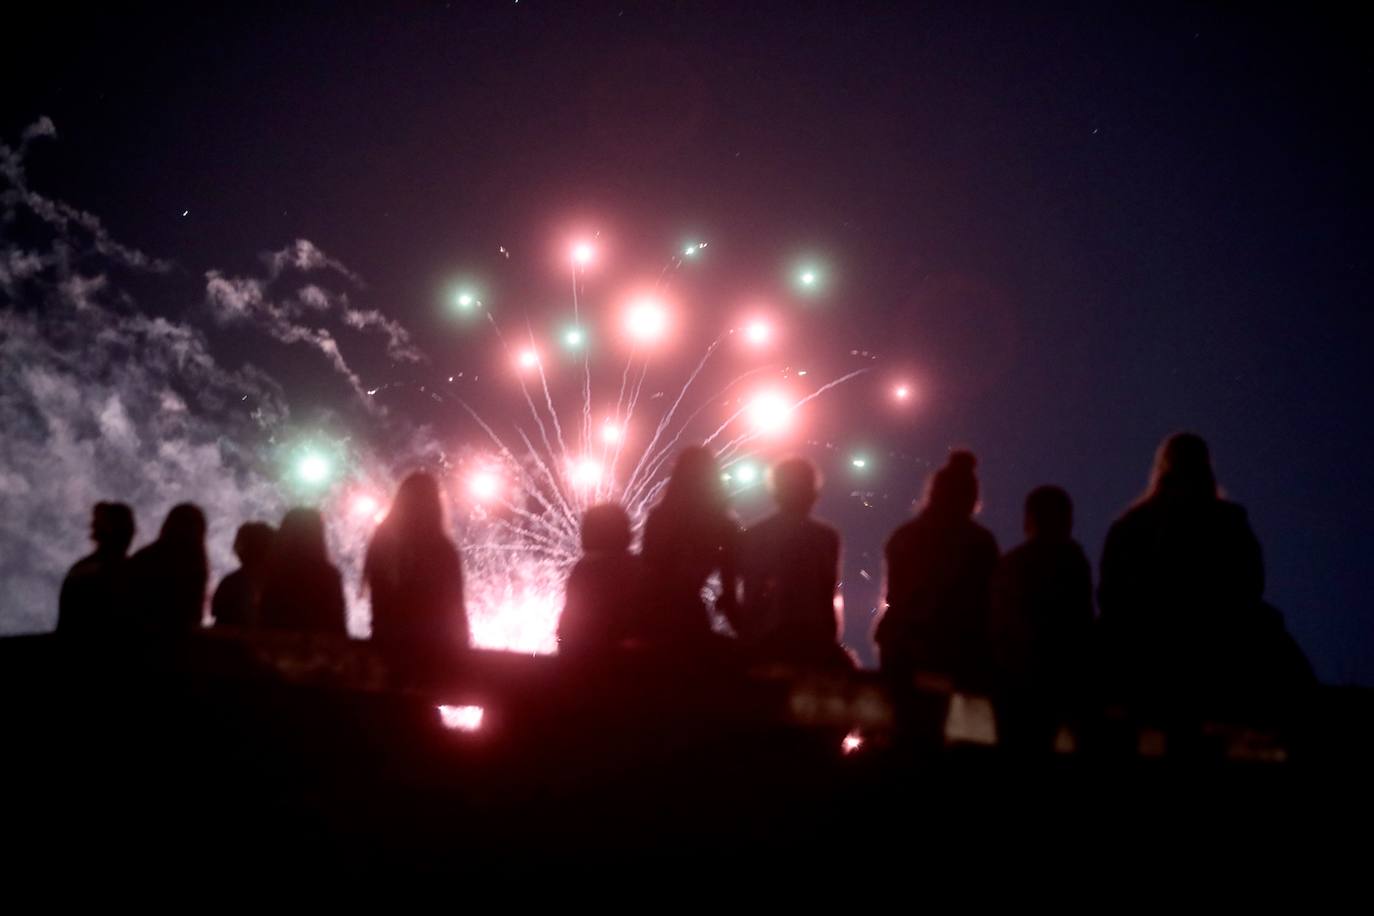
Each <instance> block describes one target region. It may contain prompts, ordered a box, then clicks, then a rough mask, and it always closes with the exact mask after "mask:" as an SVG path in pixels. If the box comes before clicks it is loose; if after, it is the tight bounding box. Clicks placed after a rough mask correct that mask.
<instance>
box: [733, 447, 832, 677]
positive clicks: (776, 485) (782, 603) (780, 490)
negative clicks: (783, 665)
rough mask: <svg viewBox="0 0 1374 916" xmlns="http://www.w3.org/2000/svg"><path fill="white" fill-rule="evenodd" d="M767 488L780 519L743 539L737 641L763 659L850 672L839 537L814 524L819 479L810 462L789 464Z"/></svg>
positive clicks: (766, 522)
mask: <svg viewBox="0 0 1374 916" xmlns="http://www.w3.org/2000/svg"><path fill="white" fill-rule="evenodd" d="M769 483H770V485H771V489H772V492H773V500H774V502H776V503H777V506H778V511H777V512H775V513H774V514H773V515H770V516H769V517H768V518H766V519H764V520H763V521H761V522H759V523H758V524H757V525H754V526H752V527H751V528H749V529H748V530H747V531H745V532H744V534H743V536H742V537H741V539H740V578H741V579H742V580H743V584H744V602H743V606H742V607H741V609H740V613H739V618H740V627H741V629H742V632H741V633H740V636H741V638H743V639H744V640H745V641H746V642H747V643H749V644H750V646H751V648H752V650H753V652H754V653H755V654H756V655H757V656H759V657H761V658H764V659H769V660H776V661H785V662H791V663H794V664H801V665H812V666H831V665H846V664H848V662H849V658H848V656H847V655H846V654H845V653H844V650H843V649H841V648H840V646H839V634H840V621H839V619H838V615H837V614H836V609H835V593H836V588H837V585H838V582H839V568H840V535H839V532H837V531H836V530H835V529H834V528H832V527H830V526H829V525H826V524H823V523H821V522H818V521H816V520H815V519H814V518H812V517H811V509H812V507H814V506H815V504H816V499H817V498H818V497H819V495H820V480H819V475H818V474H817V473H816V468H815V466H814V465H812V464H811V462H809V461H807V460H805V459H803V458H792V459H788V460H786V461H781V462H779V463H778V464H777V465H775V466H774V467H773V470H772V473H771V474H770V475H769Z"/></svg>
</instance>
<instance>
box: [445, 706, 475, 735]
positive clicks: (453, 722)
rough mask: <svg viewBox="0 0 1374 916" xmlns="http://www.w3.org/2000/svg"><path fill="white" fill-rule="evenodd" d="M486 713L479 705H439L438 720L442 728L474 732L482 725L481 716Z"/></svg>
mask: <svg viewBox="0 0 1374 916" xmlns="http://www.w3.org/2000/svg"><path fill="white" fill-rule="evenodd" d="M485 714H486V710H484V709H483V708H482V707H480V706H440V707H439V721H440V722H442V723H444V728H451V729H453V730H454V731H460V732H475V731H477V730H478V729H479V728H481V727H482V717H483V716H484V715H485Z"/></svg>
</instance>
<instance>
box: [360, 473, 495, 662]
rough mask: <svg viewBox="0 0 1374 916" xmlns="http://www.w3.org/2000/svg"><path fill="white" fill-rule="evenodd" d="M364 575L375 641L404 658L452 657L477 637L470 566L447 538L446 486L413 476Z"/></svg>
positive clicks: (380, 531)
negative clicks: (472, 627) (466, 587)
mask: <svg viewBox="0 0 1374 916" xmlns="http://www.w3.org/2000/svg"><path fill="white" fill-rule="evenodd" d="M363 576H364V579H365V581H366V583H367V588H368V591H369V593H370V595H371V600H372V640H373V642H374V643H375V644H377V645H378V646H380V647H382V648H383V649H384V650H386V651H390V652H393V653H395V654H398V655H411V656H414V655H427V656H433V657H434V658H436V659H442V658H446V657H449V656H451V655H452V654H453V652H455V651H458V650H462V649H466V648H467V647H468V645H469V643H470V640H471V637H470V633H469V628H468V619H467V613H466V610H465V608H464V604H463V565H462V557H461V555H460V554H459V553H458V548H457V547H455V546H454V545H453V542H452V541H450V540H449V539H448V536H447V535H446V534H445V533H444V523H443V504H442V502H441V500H440V491H439V486H438V482H437V481H435V480H434V478H433V477H430V476H429V475H428V474H424V473H419V472H417V473H414V474H411V475H409V476H408V477H407V478H406V479H405V481H403V482H402V484H401V487H400V489H399V490H398V491H397V494H396V499H395V501H394V502H393V505H392V508H391V511H390V512H389V513H388V515H387V518H386V519H385V520H384V521H383V522H382V523H381V525H379V526H378V528H377V531H376V532H375V533H374V534H373V537H372V542H371V543H370V544H369V545H368V549H367V559H366V561H365V563H364V568H363Z"/></svg>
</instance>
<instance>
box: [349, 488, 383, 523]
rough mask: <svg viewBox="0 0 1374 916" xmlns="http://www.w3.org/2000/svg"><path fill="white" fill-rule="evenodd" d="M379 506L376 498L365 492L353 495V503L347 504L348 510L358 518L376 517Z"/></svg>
mask: <svg viewBox="0 0 1374 916" xmlns="http://www.w3.org/2000/svg"><path fill="white" fill-rule="evenodd" d="M380 508H381V507H380V506H379V505H377V500H376V499H375V498H374V497H372V496H369V495H367V494H366V493H360V494H358V495H357V496H355V497H353V503H352V505H350V506H349V511H350V512H352V513H353V514H354V515H355V516H357V517H358V518H366V517H372V518H376V516H377V513H378V510H379V509H380Z"/></svg>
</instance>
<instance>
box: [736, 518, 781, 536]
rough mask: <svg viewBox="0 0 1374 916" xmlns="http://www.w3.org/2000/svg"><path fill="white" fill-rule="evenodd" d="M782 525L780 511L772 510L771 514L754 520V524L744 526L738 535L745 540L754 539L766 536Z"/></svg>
mask: <svg viewBox="0 0 1374 916" xmlns="http://www.w3.org/2000/svg"><path fill="white" fill-rule="evenodd" d="M782 525H783V517H782V513H780V512H774V513H773V514H772V515H767V516H765V517H763V518H761V519H759V520H758V521H757V522H754V524H752V525H749V526H748V527H746V528H744V529H743V530H742V531H741V532H740V535H741V537H743V538H745V539H746V540H754V539H756V538H760V537H765V536H767V535H768V533H769V532H771V531H775V530H777V529H778V528H779V527H781V526H782Z"/></svg>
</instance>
